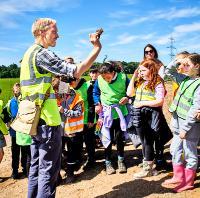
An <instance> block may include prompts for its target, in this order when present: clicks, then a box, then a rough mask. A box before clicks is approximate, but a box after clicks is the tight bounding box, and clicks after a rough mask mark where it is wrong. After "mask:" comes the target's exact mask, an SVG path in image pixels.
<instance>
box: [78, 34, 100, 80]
mask: <svg viewBox="0 0 200 198" xmlns="http://www.w3.org/2000/svg"><path fill="white" fill-rule="evenodd" d="M90 42H91V43H92V45H93V49H92V51H91V52H90V54H89V56H88V57H87V58H86V59H85V60H84V61H83V62H81V63H80V64H79V65H78V66H77V69H76V71H75V72H74V77H76V78H80V76H81V75H82V74H83V73H84V72H85V71H87V70H88V69H89V68H90V67H91V65H92V64H93V62H94V61H95V60H96V58H97V56H98V55H99V52H100V51H101V43H100V41H99V35H98V34H97V33H93V34H90Z"/></svg>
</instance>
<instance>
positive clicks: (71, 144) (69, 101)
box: [60, 87, 84, 183]
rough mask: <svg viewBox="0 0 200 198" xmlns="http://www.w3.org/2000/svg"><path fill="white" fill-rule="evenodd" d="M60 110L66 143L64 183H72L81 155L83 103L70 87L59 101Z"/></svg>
mask: <svg viewBox="0 0 200 198" xmlns="http://www.w3.org/2000/svg"><path fill="white" fill-rule="evenodd" d="M60 112H61V113H62V114H63V117H64V118H65V122H64V136H65V142H66V143H67V169H66V170H65V171H66V175H67V178H66V180H65V183H72V182H74V180H75V175H74V171H75V170H77V167H80V161H81V156H82V147H83V146H82V144H83V137H82V132H83V128H84V104H83V100H82V98H81V97H80V95H79V94H78V93H76V92H75V90H74V89H72V88H71V87H70V88H69V90H68V93H66V94H65V96H64V99H63V100H62V102H61V108H60Z"/></svg>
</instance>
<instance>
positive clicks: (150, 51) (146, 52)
mask: <svg viewBox="0 0 200 198" xmlns="http://www.w3.org/2000/svg"><path fill="white" fill-rule="evenodd" d="M148 53H151V54H152V53H153V50H149V51H145V54H148Z"/></svg>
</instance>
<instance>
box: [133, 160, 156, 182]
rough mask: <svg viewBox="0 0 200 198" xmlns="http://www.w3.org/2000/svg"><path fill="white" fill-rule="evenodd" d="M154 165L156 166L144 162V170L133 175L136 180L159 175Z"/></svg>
mask: <svg viewBox="0 0 200 198" xmlns="http://www.w3.org/2000/svg"><path fill="white" fill-rule="evenodd" d="M153 165H154V164H153V163H152V164H148V163H146V162H144V163H143V169H142V170H141V171H140V172H138V173H135V174H134V175H133V177H134V178H136V179H139V178H144V177H150V176H156V175H158V171H157V170H155V169H154V168H153Z"/></svg>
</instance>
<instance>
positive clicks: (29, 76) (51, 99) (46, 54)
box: [20, 18, 101, 198]
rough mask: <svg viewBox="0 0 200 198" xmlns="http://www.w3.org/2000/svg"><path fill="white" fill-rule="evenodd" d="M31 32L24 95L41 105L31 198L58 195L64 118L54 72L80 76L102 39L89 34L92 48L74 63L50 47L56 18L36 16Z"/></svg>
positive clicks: (25, 59)
mask: <svg viewBox="0 0 200 198" xmlns="http://www.w3.org/2000/svg"><path fill="white" fill-rule="evenodd" d="M32 33H33V35H34V37H35V43H34V44H33V45H32V46H31V47H30V48H29V49H28V50H27V51H26V52H25V54H24V57H23V59H22V62H21V73H20V83H21V92H22V98H26V99H29V100H31V101H34V102H35V103H36V104H37V105H39V106H41V115H40V120H39V125H38V128H37V135H35V136H33V137H32V145H31V167H30V172H29V181H28V198H35V197H37V198H50V197H55V192H56V180H57V177H58V173H59V170H60V161H61V160H60V157H61V133H60V123H61V118H60V114H59V111H58V107H57V103H56V98H55V93H54V90H53V88H52V85H51V81H52V75H56V76H64V77H67V78H68V77H69V78H74V77H75V78H79V77H80V76H81V75H82V74H83V73H84V72H85V71H86V70H88V69H89V68H90V66H91V65H92V63H93V62H94V61H95V59H96V58H97V56H98V54H99V52H100V50H101V43H100V41H99V35H98V34H97V33H93V34H90V42H91V43H92V45H93V49H92V51H91V53H90V54H89V56H88V57H87V58H86V59H85V60H84V61H83V62H81V63H80V64H79V65H75V64H69V63H67V62H66V61H65V60H62V59H60V58H59V57H58V56H57V55H56V54H55V53H53V52H51V51H50V50H48V47H55V46H56V40H57V39H58V38H59V36H58V29H57V25H56V21H55V20H53V19H50V18H40V19H37V20H36V21H35V22H34V23H33V25H32Z"/></svg>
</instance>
